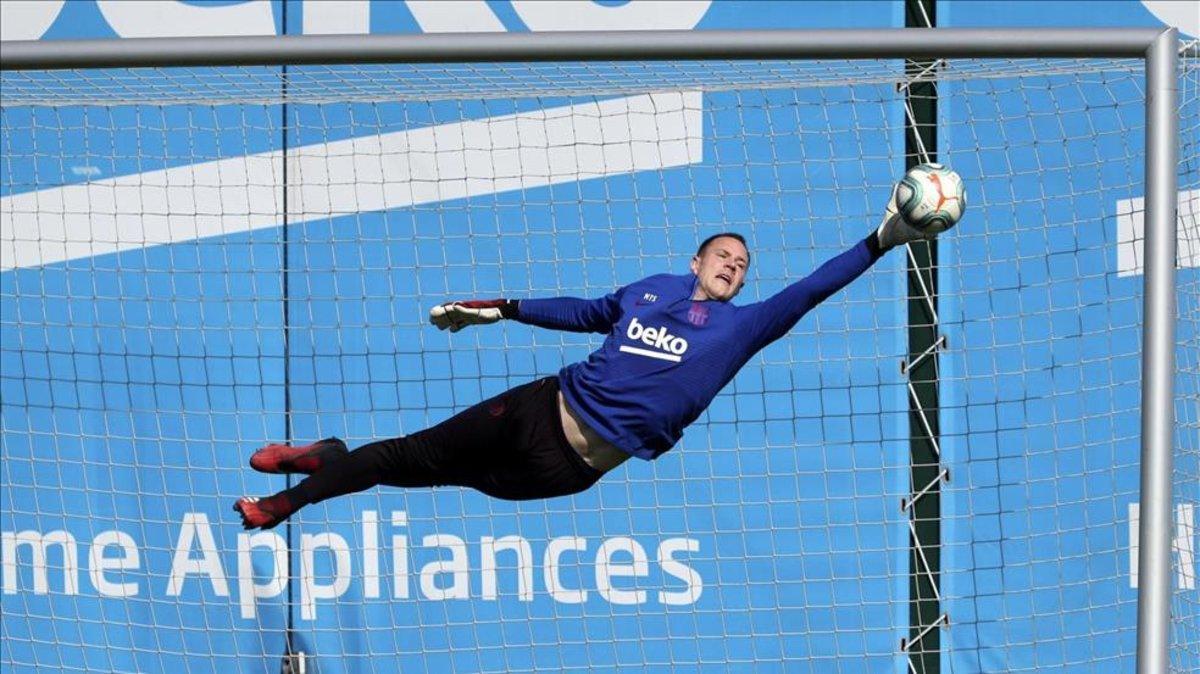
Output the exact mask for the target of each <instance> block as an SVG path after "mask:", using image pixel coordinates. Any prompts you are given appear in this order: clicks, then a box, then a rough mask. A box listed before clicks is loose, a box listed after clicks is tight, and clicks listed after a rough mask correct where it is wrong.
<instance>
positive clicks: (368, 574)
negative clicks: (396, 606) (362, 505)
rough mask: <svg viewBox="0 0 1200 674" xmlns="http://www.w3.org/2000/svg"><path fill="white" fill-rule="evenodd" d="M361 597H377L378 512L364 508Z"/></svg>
mask: <svg viewBox="0 0 1200 674" xmlns="http://www.w3.org/2000/svg"><path fill="white" fill-rule="evenodd" d="M362 542H363V597H366V598H367V599H376V598H378V597H379V513H377V512H375V511H374V510H364V511H363V514H362Z"/></svg>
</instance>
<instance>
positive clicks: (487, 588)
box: [479, 536, 533, 601]
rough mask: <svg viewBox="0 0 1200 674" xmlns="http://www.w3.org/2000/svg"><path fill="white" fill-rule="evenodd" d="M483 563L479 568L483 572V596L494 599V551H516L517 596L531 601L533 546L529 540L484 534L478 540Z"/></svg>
mask: <svg viewBox="0 0 1200 674" xmlns="http://www.w3.org/2000/svg"><path fill="white" fill-rule="evenodd" d="M479 548H480V552H481V553H482V554H483V563H482V564H481V566H480V569H481V571H482V573H483V598H484V599H496V598H497V596H499V593H498V592H497V591H496V584H497V583H496V566H497V565H496V553H497V552H499V551H500V550H511V551H513V552H515V553H517V566H516V569H517V597H518V598H519V599H520V600H521V601H533V548H532V547H531V546H530V545H529V541H527V540H525V539H524V538H522V537H520V536H502V537H501V538H493V537H492V536H484V537H483V538H481V539H480V540H479Z"/></svg>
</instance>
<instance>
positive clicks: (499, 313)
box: [429, 290, 621, 333]
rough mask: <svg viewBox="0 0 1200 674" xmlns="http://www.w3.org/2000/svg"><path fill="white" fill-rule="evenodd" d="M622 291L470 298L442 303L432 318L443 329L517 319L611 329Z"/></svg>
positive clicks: (562, 326)
mask: <svg viewBox="0 0 1200 674" xmlns="http://www.w3.org/2000/svg"><path fill="white" fill-rule="evenodd" d="M620 297H621V291H619V290H618V291H617V292H615V293H611V294H608V295H605V296H604V297H600V298H597V299H594V300H585V299H579V298H577V297H556V298H553V299H530V300H505V299H500V300H470V301H458V302H447V303H445V304H439V305H438V306H436V307H434V308H433V309H431V310H430V311H429V320H430V322H431V323H433V324H434V325H435V326H436V327H437V328H438V329H439V330H446V329H447V328H448V329H449V330H450V332H458V331H459V330H462V329H463V328H465V327H466V326H468V325H483V324H487V323H495V322H496V321H499V320H501V319H505V318H508V319H513V320H517V321H520V322H521V323H526V324H528V325H536V326H539V327H543V328H551V329H554V330H566V331H569V332H599V333H605V332H608V331H609V330H610V329H611V328H612V326H613V323H616V322H617V320H618V319H619V318H620V316H621V300H620Z"/></svg>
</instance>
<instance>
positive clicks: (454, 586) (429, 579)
mask: <svg viewBox="0 0 1200 674" xmlns="http://www.w3.org/2000/svg"><path fill="white" fill-rule="evenodd" d="M421 545H423V546H425V547H427V548H432V547H441V548H447V549H449V550H450V559H439V560H437V561H436V562H430V563H428V564H426V565H425V566H423V567H421V592H422V594H424V595H425V596H426V597H429V598H430V599H467V598H469V597H470V596H471V591H470V587H469V585H468V582H467V570H468V569H469V568H470V566H469V565H468V563H467V543H466V541H464V540H463V539H461V538H459V537H458V536H455V535H453V534H433V535H432V536H426V537H425V538H423V539H421ZM442 574H447V575H449V576H450V585H449V586H448V587H440V586H438V584H437V577H438V576H439V575H442Z"/></svg>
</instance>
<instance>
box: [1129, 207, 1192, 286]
mask: <svg viewBox="0 0 1200 674" xmlns="http://www.w3.org/2000/svg"><path fill="white" fill-rule="evenodd" d="M1178 218H1179V227H1178V234H1177V235H1176V238H1177V248H1176V253H1175V259H1176V260H1177V262H1178V266H1179V267H1200V190H1182V191H1180V192H1179V211H1178ZM1145 238H1146V207H1145V200H1144V199H1142V198H1141V197H1138V198H1136V199H1121V200H1119V201H1117V276H1138V275H1141V274H1142V273H1144V271H1145V269H1144V265H1143V264H1142V242H1143V241H1144V240H1145Z"/></svg>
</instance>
